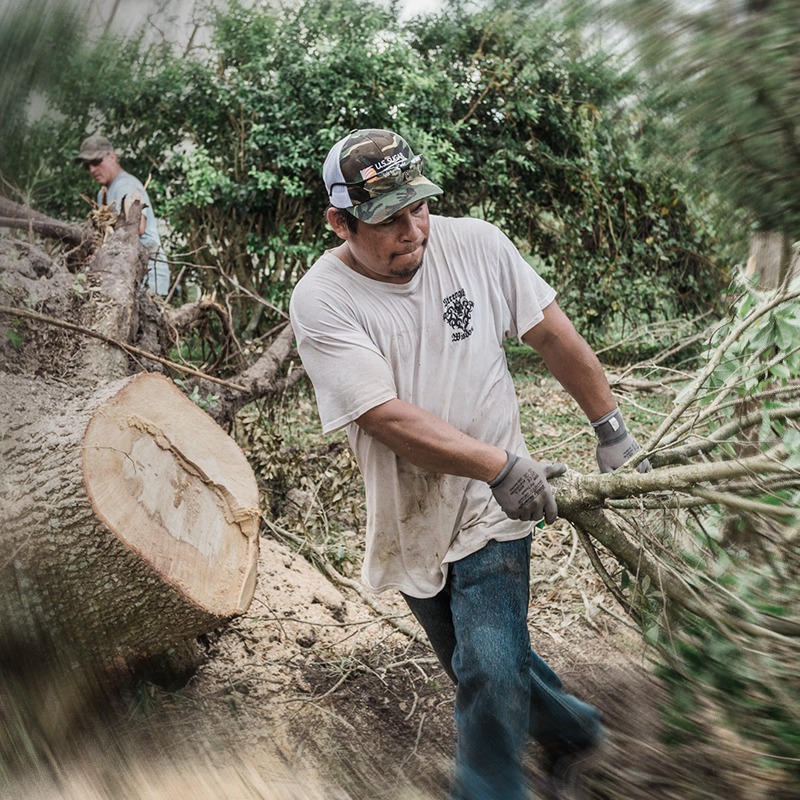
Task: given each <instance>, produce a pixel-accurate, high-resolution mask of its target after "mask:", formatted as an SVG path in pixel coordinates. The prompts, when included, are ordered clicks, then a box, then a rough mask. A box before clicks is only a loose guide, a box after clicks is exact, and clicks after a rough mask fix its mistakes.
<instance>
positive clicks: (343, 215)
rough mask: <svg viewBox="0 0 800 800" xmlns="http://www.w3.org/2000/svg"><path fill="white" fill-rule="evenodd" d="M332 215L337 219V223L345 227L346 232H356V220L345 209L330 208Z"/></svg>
mask: <svg viewBox="0 0 800 800" xmlns="http://www.w3.org/2000/svg"><path fill="white" fill-rule="evenodd" d="M331 208H332V209H333V213H334V214H335V215H336V217H337V218H338V220H339V222H341V223H343V224H344V225H347V230H349V231H350V233H355V232H356V231H357V230H358V220H357V219H356V218H355V217H354V216H353V215H352V214H351V213H350V212H349V211H348V210H347V209H345V208H335V207H334V206H331Z"/></svg>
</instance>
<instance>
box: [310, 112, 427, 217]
mask: <svg viewBox="0 0 800 800" xmlns="http://www.w3.org/2000/svg"><path fill="white" fill-rule="evenodd" d="M422 161H423V159H422V156H415V155H414V153H413V152H412V151H411V148H410V147H409V146H408V142H406V140H405V139H403V137H402V136H399V135H398V134H396V133H392V131H386V130H381V129H379V128H367V129H365V130H357V131H352V132H351V133H350V134H348V135H347V136H345V137H344V139H341V140H340V141H338V142H337V143H336V144H335V145H334V146H333V147H332V148H331V151H330V152H329V153H328V157H327V158H326V159H325V164H324V165H323V167H322V178H323V180H324V181H325V189H326V190H327V192H328V197H329V198H330V202H331V205H332V206H333V207H334V208H343V209H346V210H347V211H349V212H350V213H351V214H352V215H353V216H354V217H356V218H357V219H360V220H363V221H364V222H368V223H371V224H373V225H374V224H376V223H378V222H383V221H384V220H385V219H388V218H389V217H391V216H392V214H395V213H396V212H398V211H400V209H401V208H405V207H406V206H408V205H411V203H415V202H416V201H417V200H423V199H425V198H426V197H433V196H434V195H437V194H441V193H442V190H441V189H440V188H439V187H438V186H437V185H436V184H435V183H432V182H431V181H429V180H428V179H427V178H424V177H423V176H422Z"/></svg>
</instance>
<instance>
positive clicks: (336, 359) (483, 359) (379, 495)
mask: <svg viewBox="0 0 800 800" xmlns="http://www.w3.org/2000/svg"><path fill="white" fill-rule="evenodd" d="M554 298H555V291H554V290H553V289H552V288H551V287H550V286H549V285H548V284H547V283H546V282H545V281H544V280H543V279H542V278H541V277H540V276H539V275H538V274H537V273H536V272H535V271H534V270H533V268H532V267H531V266H530V265H529V264H527V263H526V262H525V261H524V259H523V258H522V257H521V256H520V254H519V252H518V251H517V249H516V248H515V247H514V245H513V244H512V243H511V242H510V241H509V239H508V238H507V237H506V236H505V235H504V234H503V233H501V232H500V230H499V229H498V228H496V227H495V226H494V225H491V224H489V223H487V222H484V221H482V220H478V219H470V218H460V219H451V218H447V217H438V216H434V215H431V217H430V238H429V243H428V249H427V251H426V253H425V258H424V262H423V265H422V268H421V269H420V270H419V272H417V274H416V275H415V276H414V277H413V278H412V280H411V281H409V282H408V283H406V284H393V283H385V282H383V281H377V280H373V279H371V278H367V277H365V276H363V275H360V274H358V273H356V272H354V271H353V270H352V269H350V268H349V267H348V266H346V265H345V264H344V263H343V262H342V261H341V260H339V259H338V258H337V257H336V256H334V255H333V254H331V253H325V254H324V255H323V256H322V257H321V258H320V259H319V260H318V261H317V262H316V264H314V266H313V267H312V268H311V269H310V270H309V271H308V273H307V274H306V275H304V276H303V278H302V279H301V280H300V281H299V282H298V284H297V286H296V287H295V290H294V292H293V294H292V299H291V303H290V314H291V320H292V325H293V327H294V331H295V335H296V337H297V342H298V349H299V352H300V357H301V359H302V361H303V365H304V366H305V368H306V371H307V372H308V375H309V377H310V378H311V381H312V383H313V385H314V391H315V393H316V397H317V406H318V409H319V414H320V418H321V420H322V429H323V431H324V432H326V433H329V432H331V431H335V430H338V429H339V428H342V427H346V428H347V433H348V437H349V440H350V445H351V447H352V448H353V451H354V453H355V455H356V459H357V461H358V465H359V468H360V470H361V473H362V475H363V476H364V481H365V485H366V498H367V542H366V554H365V558H364V564H363V568H362V579H363V581H364V583H365V585H366V586H367V587H368V588H369V589H371V590H372V591H374V592H381V591H384V590H386V589H390V588H397V589H400V590H401V591H403V592H405V593H406V594H409V595H411V596H413V597H431V596H433V595H435V594H436V593H437V592H438V591H439V590H440V589H441V588H442V587H443V586H444V583H445V579H446V577H447V564H448V563H449V562H452V561H457V560H459V559H461V558H464V557H465V556H467V555H469V554H470V553H473V552H475V551H477V550H479V549H480V548H481V547H483V545H484V544H486V542H487V541H489V540H490V539H496V540H510V539H517V538H521V537H522V536H525V535H527V533H528V531H529V530H530V523H529V522H524V521H519V520H511V519H509V518H508V517H507V516H506V515H505V514H504V513H503V511H502V510H501V508H500V506H499V505H498V504H497V502H496V501H495V500H494V497H493V496H492V493H491V490H490V489H489V486H488V484H486V483H484V482H482V481H474V480H471V479H468V478H462V477H460V476H457V475H446V474H433V473H430V472H426V471H424V470H422V469H419V468H417V467H415V466H413V465H412V464H410V463H409V462H408V461H406V460H404V459H402V458H400V457H399V456H397V455H395V454H394V453H393V452H392V451H391V450H389V449H388V448H387V447H385V446H384V445H383V444H381V443H380V442H379V441H377V440H376V439H374V438H372V437H371V436H369V435H368V434H366V433H364V432H363V431H362V430H361V428H359V426H358V425H357V424H356V423H355V422H354V420H355V419H357V418H358V417H359V416H361V415H362V414H363V413H365V412H366V411H368V410H369V409H370V408H374V407H375V406H377V405H380V404H382V403H385V402H387V401H388V400H392V399H394V398H399V399H401V400H404V401H406V402H408V403H411V404H413V405H416V406H419V407H421V408H423V409H425V410H426V411H429V412H431V413H433V414H436V415H437V416H439V417H441V418H442V419H444V420H446V421H447V422H449V423H450V424H451V425H453V426H455V427H456V428H458V429H459V430H461V431H463V432H464V433H466V434H468V435H470V436H472V437H474V438H476V439H479V440H481V441H484V442H488V443H490V444H494V445H496V446H498V447H502V448H504V449H506V450H509V451H511V452H516V453H519V454H525V453H527V450H526V446H525V442H524V439H523V437H522V433H521V431H520V422H519V406H518V402H517V398H516V394H515V390H514V383H513V380H512V378H511V375H510V373H509V371H508V366H507V363H506V357H505V352H504V350H503V341H504V339H506V338H508V337H517V338H519V337H520V336H521V335H522V334H524V333H526V332H527V331H528V330H530V329H531V328H532V327H533V326H534V325H536V324H537V323H538V322H540V321H541V319H542V317H543V313H542V309H544V308H545V307H546V306H547V305H549V304H550V303H551V302H552V301H553V299H554Z"/></svg>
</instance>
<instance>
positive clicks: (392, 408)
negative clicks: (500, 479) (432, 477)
mask: <svg viewBox="0 0 800 800" xmlns="http://www.w3.org/2000/svg"><path fill="white" fill-rule="evenodd" d="M356 423H357V424H358V425H359V426H360V427H361V429H362V430H363V431H364V432H365V433H368V434H369V435H370V436H372V437H373V438H375V439H377V440H378V441H379V442H381V443H382V444H384V445H386V447H388V448H389V449H390V450H391V451H392V452H394V453H396V454H397V455H398V456H400V457H401V458H404V459H405V460H406V461H409V462H410V463H412V464H414V466H417V467H420V468H421V469H424V470H426V471H428V472H441V473H445V474H448V475H461V476H463V477H465V478H473V479H475V480H480V481H486V482H487V483H488V482H489V481H491V480H493V479H494V478H495V477H496V476H497V475H498V474H499V472H500V471H501V470H502V469H503V467H504V466H505V464H506V461H507V455H506V451H505V450H503V449H502V448H500V447H495V446H494V445H491V444H487V443H486V442H481V441H480V440H478V439H474V438H473V437H471V436H468V435H467V434H466V433H463V432H462V431H460V430H458V429H457V428H455V427H453V426H452V425H451V424H450V423H449V422H445V421H444V420H443V419H441V418H440V417H437V416H436V415H435V414H431V413H430V412H428V411H425V410H424V409H422V408H419V407H418V406H414V405H412V404H411V403H406V402H405V401H403V400H389V401H388V402H386V403H382V404H381V405H379V406H375V407H374V408H371V409H370V410H369V411H367V412H366V413H364V414H362V415H361V416H360V417H359V418H358V419H357V420H356Z"/></svg>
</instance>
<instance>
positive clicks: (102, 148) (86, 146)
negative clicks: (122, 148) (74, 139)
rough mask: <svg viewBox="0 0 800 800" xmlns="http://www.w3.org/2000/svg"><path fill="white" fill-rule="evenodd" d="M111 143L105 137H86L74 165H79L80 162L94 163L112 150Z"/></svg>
mask: <svg viewBox="0 0 800 800" xmlns="http://www.w3.org/2000/svg"><path fill="white" fill-rule="evenodd" d="M113 149H114V148H113V146H112V145H111V142H110V141H109V140H108V139H106V137H105V136H87V137H86V138H85V139H84V140H83V141H82V142H81V150H80V152H79V153H78V155H77V156H75V163H76V164H80V163H81V162H82V161H94V160H95V159H96V158H100V157H101V156H104V155H105V154H106V153H110V152H111V151H112V150H113Z"/></svg>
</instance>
